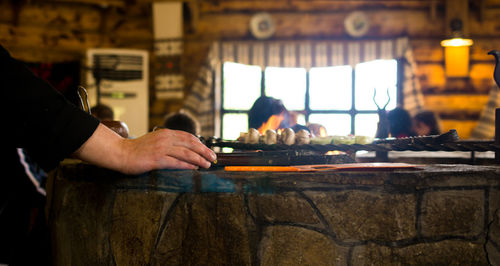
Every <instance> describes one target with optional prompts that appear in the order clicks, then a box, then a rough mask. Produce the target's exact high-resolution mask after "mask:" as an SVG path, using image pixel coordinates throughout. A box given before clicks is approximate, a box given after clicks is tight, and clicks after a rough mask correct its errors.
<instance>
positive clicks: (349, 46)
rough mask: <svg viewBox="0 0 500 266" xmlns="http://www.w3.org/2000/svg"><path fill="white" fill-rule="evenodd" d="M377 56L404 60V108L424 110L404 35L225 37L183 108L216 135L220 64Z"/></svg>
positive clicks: (319, 62) (352, 61)
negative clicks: (384, 37)
mask: <svg viewBox="0 0 500 266" xmlns="http://www.w3.org/2000/svg"><path fill="white" fill-rule="evenodd" d="M377 59H404V60H403V62H404V66H403V67H404V70H403V71H404V80H403V81H401V82H403V83H402V84H403V98H404V101H403V107H404V108H405V109H406V110H408V111H409V112H410V113H411V114H415V113H416V112H417V111H419V110H421V109H423V106H424V98H423V95H422V92H421V89H420V84H419V82H418V79H417V77H416V76H415V72H416V64H415V60H414V58H413V54H412V50H411V49H410V47H409V40H408V38H406V37H404V38H397V39H387V40H371V41H341V40H322V41H224V42H215V43H213V44H212V46H211V48H210V52H209V55H208V57H207V61H206V64H205V65H203V66H202V68H201V70H200V72H199V75H198V79H197V80H196V81H195V82H194V83H193V86H192V88H191V94H190V95H188V96H187V97H186V100H185V102H184V107H185V108H186V109H188V110H189V111H191V112H192V113H193V114H195V115H196V117H197V118H198V119H199V121H200V124H201V126H202V135H204V136H214V135H215V136H220V132H219V129H220V128H219V127H220V124H219V122H220V121H219V119H220V85H221V84H220V82H221V73H220V72H221V65H222V64H223V63H224V62H228V61H229V62H235V63H241V64H247V65H257V66H260V67H261V68H262V69H265V68H266V67H268V66H276V67H303V68H306V69H309V68H311V67H326V66H336V65H351V66H353V67H354V66H355V65H356V64H358V63H362V62H367V61H372V60H377Z"/></svg>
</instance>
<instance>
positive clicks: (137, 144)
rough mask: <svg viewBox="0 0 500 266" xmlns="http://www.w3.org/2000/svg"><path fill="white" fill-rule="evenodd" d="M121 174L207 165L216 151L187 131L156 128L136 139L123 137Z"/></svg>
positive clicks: (214, 158) (213, 159)
mask: <svg viewBox="0 0 500 266" xmlns="http://www.w3.org/2000/svg"><path fill="white" fill-rule="evenodd" d="M123 142H124V147H125V153H124V160H123V163H124V164H123V168H122V170H120V171H121V172H124V173H130V174H137V173H142V172H146V171H150V170H153V169H197V168H198V167H204V168H209V167H210V162H213V161H215V160H216V158H217V157H216V155H215V153H214V152H213V151H212V150H210V149H209V148H207V146H205V145H204V144H203V143H201V141H200V140H199V139H198V138H196V137H195V136H193V135H192V134H190V133H187V132H184V131H179V130H170V129H159V130H155V131H153V132H150V133H148V134H146V135H144V136H141V137H139V138H137V139H123Z"/></svg>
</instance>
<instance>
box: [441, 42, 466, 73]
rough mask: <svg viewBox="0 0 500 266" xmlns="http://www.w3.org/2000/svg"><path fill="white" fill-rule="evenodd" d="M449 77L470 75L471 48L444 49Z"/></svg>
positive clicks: (455, 47)
mask: <svg viewBox="0 0 500 266" xmlns="http://www.w3.org/2000/svg"><path fill="white" fill-rule="evenodd" d="M444 60H445V69H446V76H447V77H467V76H468V75H469V47H468V46H447V47H445V48H444Z"/></svg>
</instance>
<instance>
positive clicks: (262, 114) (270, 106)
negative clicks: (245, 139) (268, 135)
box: [248, 96, 286, 129]
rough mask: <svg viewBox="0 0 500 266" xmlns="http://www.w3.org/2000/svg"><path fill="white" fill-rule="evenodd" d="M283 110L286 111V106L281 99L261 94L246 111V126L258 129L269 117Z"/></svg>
mask: <svg viewBox="0 0 500 266" xmlns="http://www.w3.org/2000/svg"><path fill="white" fill-rule="evenodd" d="M283 111H286V108H285V106H284V105H283V102H282V101H281V100H278V99H275V98H272V97H267V96H261V97H259V98H258V99H257V100H256V101H255V102H254V103H253V105H252V108H250V111H249V112H248V128H255V129H258V128H259V127H260V126H262V123H265V122H266V121H267V120H268V119H269V117H271V116H272V115H277V114H281V113H282V112H283Z"/></svg>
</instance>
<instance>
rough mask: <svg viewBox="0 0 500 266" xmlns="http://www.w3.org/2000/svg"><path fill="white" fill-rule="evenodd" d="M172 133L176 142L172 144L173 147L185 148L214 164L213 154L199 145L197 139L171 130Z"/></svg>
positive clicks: (215, 157)
mask: <svg viewBox="0 0 500 266" xmlns="http://www.w3.org/2000/svg"><path fill="white" fill-rule="evenodd" d="M172 132H173V134H174V136H175V137H176V138H177V140H178V141H176V142H174V143H173V145H175V146H180V147H184V148H187V149H189V150H191V151H193V152H195V153H197V154H199V155H201V156H202V157H203V158H205V160H207V161H209V162H214V161H215V160H216V159H217V156H216V155H215V152H214V151H212V150H211V149H209V148H208V147H207V146H205V145H204V144H203V143H201V141H200V140H199V139H198V138H197V137H195V136H193V135H192V134H190V133H187V132H184V131H177V130H173V131H172ZM177 158H178V157H177ZM179 159H180V158H179ZM200 166H201V165H200Z"/></svg>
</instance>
